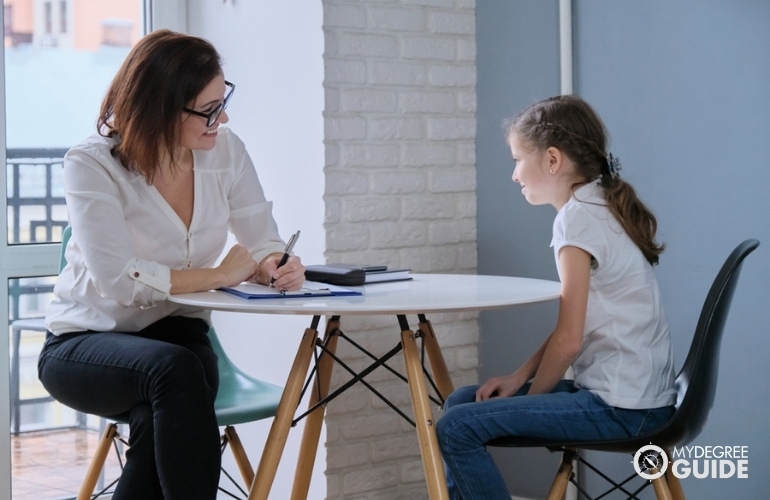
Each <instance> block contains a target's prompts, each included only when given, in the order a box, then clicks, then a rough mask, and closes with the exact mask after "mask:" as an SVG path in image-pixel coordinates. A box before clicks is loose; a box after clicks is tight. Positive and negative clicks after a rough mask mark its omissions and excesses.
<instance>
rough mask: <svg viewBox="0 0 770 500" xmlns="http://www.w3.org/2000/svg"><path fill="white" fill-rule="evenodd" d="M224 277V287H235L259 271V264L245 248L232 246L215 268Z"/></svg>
mask: <svg viewBox="0 0 770 500" xmlns="http://www.w3.org/2000/svg"><path fill="white" fill-rule="evenodd" d="M217 270H218V271H220V272H221V273H222V275H223V277H224V285H222V286H235V285H238V284H240V283H241V282H243V281H246V280H248V279H249V278H250V277H251V276H253V275H254V273H255V272H257V271H258V270H259V264H258V263H257V261H256V260H254V258H253V257H252V256H251V254H250V253H249V251H248V250H247V249H246V247H244V246H242V245H234V246H233V247H232V248H231V249H230V251H229V252H227V255H225V258H224V259H222V262H220V264H219V265H218V266H217Z"/></svg>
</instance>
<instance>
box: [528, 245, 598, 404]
mask: <svg viewBox="0 0 770 500" xmlns="http://www.w3.org/2000/svg"><path fill="white" fill-rule="evenodd" d="M559 270H560V273H559V274H560V276H561V302H560V305H559V318H558V321H557V323H556V329H555V330H554V331H553V333H552V334H551V336H550V337H549V338H548V340H547V341H546V343H545V344H544V346H543V347H544V348H541V349H542V351H543V353H542V357H541V359H540V363H539V364H538V367H537V371H536V372H535V376H534V379H533V380H532V386H531V387H530V389H529V392H528V394H542V393H547V392H550V391H551V390H552V389H553V388H554V387H555V386H556V384H557V383H558V382H559V380H561V378H562V377H563V376H564V372H565V371H567V368H569V366H570V365H571V364H572V362H573V361H574V360H575V358H576V357H577V356H578V354H580V350H581V348H582V345H583V330H584V329H585V321H586V308H587V307H588V289H589V281H590V276H591V254H589V253H588V252H586V251H585V250H582V249H580V248H577V247H573V246H565V247H563V248H562V249H561V250H560V251H559Z"/></svg>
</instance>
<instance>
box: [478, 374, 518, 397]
mask: <svg viewBox="0 0 770 500" xmlns="http://www.w3.org/2000/svg"><path fill="white" fill-rule="evenodd" d="M526 382H527V381H526V380H523V379H522V377H520V376H518V375H517V374H516V373H513V374H511V375H505V376H502V377H492V378H490V379H489V380H487V381H486V382H484V384H482V385H481V387H479V388H478V389H477V390H476V401H486V400H487V399H491V398H507V397H509V396H513V395H514V394H516V392H518V390H519V389H521V388H522V387H523V386H524V384H525V383H526Z"/></svg>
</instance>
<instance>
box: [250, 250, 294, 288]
mask: <svg viewBox="0 0 770 500" xmlns="http://www.w3.org/2000/svg"><path fill="white" fill-rule="evenodd" d="M282 257H283V254H282V253H273V254H270V255H268V256H267V257H265V258H264V259H262V262H260V263H259V269H258V270H257V272H256V273H255V274H254V276H252V279H253V280H254V281H256V282H257V283H262V284H263V285H269V284H270V280H271V279H272V278H274V279H275V282H274V283H273V286H275V287H276V288H277V289H279V290H299V289H300V288H302V284H303V283H304V282H305V266H304V265H303V264H302V261H301V260H300V258H299V257H297V256H296V255H292V256H291V257H289V260H287V261H286V264H284V265H282V266H281V267H278V263H279V262H280V261H281V258H282Z"/></svg>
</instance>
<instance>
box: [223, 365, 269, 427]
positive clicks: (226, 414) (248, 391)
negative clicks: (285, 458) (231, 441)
mask: <svg viewBox="0 0 770 500" xmlns="http://www.w3.org/2000/svg"><path fill="white" fill-rule="evenodd" d="M282 393H283V388H281V387H279V386H277V385H274V384H270V383H268V382H263V381H262V380H257V379H255V378H252V377H249V376H248V375H246V374H244V373H236V374H235V375H234V376H232V377H228V378H227V379H225V380H220V385H219V392H218V394H217V400H216V402H215V403H214V409H215V410H216V413H217V422H218V423H219V425H220V426H227V425H235V424H242V423H246V422H253V421H255V420H261V419H263V418H269V417H272V416H273V415H275V412H276V411H277V410H278V403H279V402H280V400H281V394H282Z"/></svg>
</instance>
